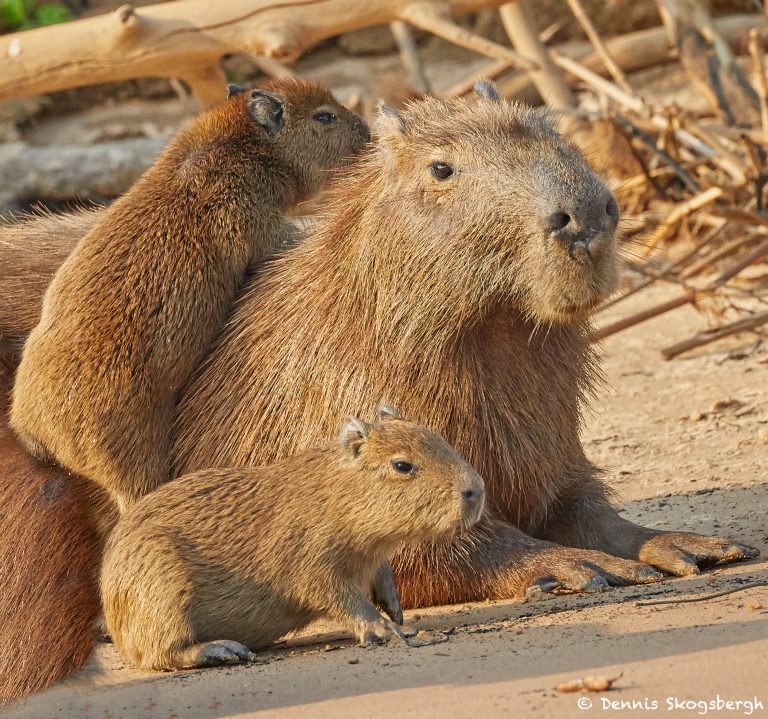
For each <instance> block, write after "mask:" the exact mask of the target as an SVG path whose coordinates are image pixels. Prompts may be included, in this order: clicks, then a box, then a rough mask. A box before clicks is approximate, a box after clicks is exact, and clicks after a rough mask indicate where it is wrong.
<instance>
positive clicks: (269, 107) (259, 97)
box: [248, 90, 285, 135]
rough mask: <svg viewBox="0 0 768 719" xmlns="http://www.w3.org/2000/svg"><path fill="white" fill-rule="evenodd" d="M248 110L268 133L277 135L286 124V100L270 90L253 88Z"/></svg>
mask: <svg viewBox="0 0 768 719" xmlns="http://www.w3.org/2000/svg"><path fill="white" fill-rule="evenodd" d="M248 112H250V113H251V117H253V119H254V120H256V122H258V123H259V125H261V126H262V127H263V128H264V130H265V131H266V133H267V135H277V133H278V132H280V130H282V129H283V125H284V124H285V101H284V100H283V98H282V97H280V95H278V94H276V93H274V92H269V91H268V90H253V92H251V99H250V100H249V101H248Z"/></svg>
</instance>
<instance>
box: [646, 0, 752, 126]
mask: <svg viewBox="0 0 768 719" xmlns="http://www.w3.org/2000/svg"><path fill="white" fill-rule="evenodd" d="M657 3H659V4H661V5H663V7H664V9H665V10H666V13H665V15H664V19H665V22H667V23H674V28H673V34H674V37H675V40H676V43H677V54H678V58H679V60H680V63H681V64H682V66H683V68H684V69H685V71H686V73H687V74H688V76H689V77H690V78H691V80H692V81H693V82H694V84H696V86H697V87H698V88H699V89H700V90H701V92H702V94H703V95H704V96H705V97H706V98H707V100H708V102H709V103H710V105H711V106H712V108H713V109H714V110H716V111H717V112H719V113H720V114H721V115H722V116H723V117H724V118H725V120H726V121H727V122H728V124H729V125H733V124H736V123H740V122H746V121H751V120H752V118H753V116H754V114H755V111H756V110H757V109H758V97H757V93H755V90H754V88H753V87H752V86H751V85H750V84H749V81H748V80H747V77H746V75H745V74H744V71H743V70H742V69H741V68H740V67H739V65H738V63H737V62H736V60H735V59H734V57H733V55H732V54H731V51H730V48H729V47H728V43H727V42H725V40H724V39H723V38H722V37H721V36H720V34H719V33H718V31H717V29H716V28H715V26H714V24H713V22H712V18H711V17H710V15H709V12H708V10H707V4H706V3H703V2H700V0H657Z"/></svg>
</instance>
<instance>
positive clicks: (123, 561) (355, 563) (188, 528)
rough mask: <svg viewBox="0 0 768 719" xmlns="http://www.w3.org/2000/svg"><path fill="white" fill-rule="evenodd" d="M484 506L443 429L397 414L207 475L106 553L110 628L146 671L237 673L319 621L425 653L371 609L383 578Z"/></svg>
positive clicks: (137, 518)
mask: <svg viewBox="0 0 768 719" xmlns="http://www.w3.org/2000/svg"><path fill="white" fill-rule="evenodd" d="M483 497H484V489H483V480H482V479H481V478H480V476H479V475H478V474H477V473H476V472H475V471H474V469H472V467H470V466H469V465H468V464H467V463H466V462H465V461H464V460H463V459H462V458H461V456H459V454H458V453H457V452H456V451H455V450H454V449H453V448H452V447H451V446H450V445H449V444H448V443H447V442H445V440H443V439H442V438H441V437H439V436H438V435H436V434H434V433H433V432H430V431H429V430H427V429H425V428H423V427H420V426H418V425H415V424H413V423H411V422H407V421H404V420H403V419H401V418H400V417H399V415H398V414H397V412H396V411H394V410H391V409H390V408H388V407H382V408H381V409H380V410H379V417H378V421H377V422H376V423H374V424H368V423H367V422H364V421H362V420H360V419H357V418H348V419H347V420H346V421H345V422H344V424H343V426H342V428H341V432H340V434H339V436H338V437H337V439H335V440H334V441H331V442H329V443H327V444H325V445H322V446H320V447H316V448H312V449H307V450H304V451H303V452H300V453H298V454H295V455H293V456H292V457H288V458H286V459H283V460H281V461H280V462H277V463H275V464H273V465H271V466H268V467H255V468H253V467H252V468H236V469H213V470H203V471H201V472H196V473H195V474H191V475H187V476H184V477H181V478H179V479H177V480H174V481H172V482H168V483H167V484H165V485H163V486H162V487H160V488H159V489H158V490H156V491H154V492H152V493H151V494H150V495H148V496H146V497H144V498H143V499H142V500H141V501H139V502H138V503H137V504H136V505H134V506H133V507H132V508H131V509H130V510H129V511H128V512H127V513H125V514H124V515H123V516H122V517H121V519H120V521H119V522H118V524H117V526H116V527H115V530H114V531H113V532H112V534H111V535H110V538H109V541H108V544H107V548H106V551H105V555H104V564H103V568H102V578H101V591H102V602H103V606H104V613H105V617H106V620H107V627H108V628H109V631H110V634H111V635H112V638H113V640H114V642H115V646H116V647H117V650H118V652H119V653H120V655H121V656H122V658H123V659H124V660H125V661H126V662H127V663H128V664H131V665H133V666H137V667H140V668H144V669H165V670H168V669H186V668H191V667H199V666H210V665H215V664H228V663H232V662H237V661H240V660H242V659H246V658H248V657H249V655H250V652H251V650H253V649H258V648H260V647H265V646H268V645H269V644H271V643H272V642H273V641H275V640H276V639H278V638H280V637H281V636H283V635H284V634H286V633H287V632H290V631H293V630H296V629H300V628H301V627H303V626H305V625H307V624H308V623H309V622H311V621H312V620H314V619H316V618H318V617H330V618H332V619H335V620H337V621H339V622H341V623H342V624H344V625H346V626H347V627H348V628H349V629H350V630H351V631H352V633H353V634H354V636H355V637H356V639H357V640H358V642H359V643H360V644H363V645H365V644H369V643H371V642H374V641H386V640H389V639H390V638H392V637H393V636H397V637H399V638H401V639H405V641H406V642H408V643H411V642H414V641H416V642H421V641H423V640H419V639H415V640H414V639H409V638H407V636H406V634H407V633H408V632H407V630H403V629H401V628H399V627H398V626H397V625H396V624H395V623H394V622H391V621H389V620H387V619H384V618H383V617H382V616H381V615H380V614H379V612H378V611H377V609H376V608H375V607H374V605H373V604H372V603H371V601H370V600H369V598H368V594H369V592H370V588H371V585H372V582H373V580H374V577H375V575H376V573H377V571H378V569H379V568H380V567H381V566H382V564H383V563H386V562H387V558H388V557H389V556H390V555H391V554H392V553H393V552H394V551H395V549H397V548H398V547H400V546H402V545H403V544H412V543H418V542H424V541H431V540H440V539H444V538H446V537H450V536H452V535H455V534H457V533H458V532H459V531H461V530H463V531H467V530H468V529H469V528H470V527H471V526H472V525H473V524H474V523H475V522H476V521H477V519H478V518H479V516H480V513H481V512H482V506H483ZM227 527H230V528H232V527H236V528H237V531H236V532H230V531H226V530H225V531H221V530H222V529H223V528H227ZM386 566H387V567H388V566H389V565H388V564H387V565H386Z"/></svg>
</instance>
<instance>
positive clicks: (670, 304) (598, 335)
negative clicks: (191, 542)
mask: <svg viewBox="0 0 768 719" xmlns="http://www.w3.org/2000/svg"><path fill="white" fill-rule="evenodd" d="M767 255H768V240H764V241H763V242H761V243H760V244H759V245H758V246H757V247H755V249H754V250H752V251H751V252H748V253H747V254H746V255H745V256H744V257H742V258H741V259H740V260H738V261H737V262H735V263H734V264H733V265H731V266H730V267H728V268H726V269H725V270H723V271H722V272H721V273H720V274H719V275H718V276H717V277H716V278H715V279H714V280H712V282H710V283H709V284H708V285H707V286H706V287H705V288H703V289H701V290H695V289H693V288H686V289H685V291H684V292H683V294H681V295H680V296H679V297H675V298H674V299H671V300H668V301H667V302H662V303H660V304H658V305H654V306H653V307H648V308H646V309H644V310H642V311H641V312H638V313H637V314H634V315H631V316H629V317H624V318H623V319H620V320H618V321H617V322H613V323H612V324H609V325H605V326H604V327H600V328H599V329H596V330H594V331H593V332H592V333H591V334H590V337H589V339H590V341H591V342H597V341H599V340H602V339H605V338H606V337H610V336H611V335H613V334H616V333H617V332H621V331H622V330H625V329H628V328H629V327H634V326H635V325H638V324H640V323H641V322H646V321H648V320H650V319H653V318H654V317H658V316H659V315H663V314H666V313H667V312H671V311H672V310H676V309H677V308H678V307H683V306H685V305H687V304H690V303H695V302H696V299H697V297H699V296H700V295H704V294H711V293H712V292H714V291H715V290H718V289H720V288H721V287H722V286H723V285H725V284H726V282H728V281H729V280H732V279H733V278H734V277H736V275H738V274H739V273H740V272H742V271H743V270H745V269H746V268H747V267H749V266H751V265H753V264H754V263H755V262H759V261H760V260H762V259H763V258H764V257H765V256H767Z"/></svg>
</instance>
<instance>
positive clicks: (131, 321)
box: [11, 79, 368, 509]
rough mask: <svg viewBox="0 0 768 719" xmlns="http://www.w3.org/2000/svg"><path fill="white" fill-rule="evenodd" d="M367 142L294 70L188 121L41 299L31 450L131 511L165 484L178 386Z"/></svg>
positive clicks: (30, 397) (25, 407) (28, 429)
mask: <svg viewBox="0 0 768 719" xmlns="http://www.w3.org/2000/svg"><path fill="white" fill-rule="evenodd" d="M367 139H368V130H367V128H366V126H365V125H364V123H363V122H362V121H361V120H360V119H359V118H358V117H357V116H356V115H355V114H354V113H351V112H349V111H348V110H346V109H345V108H343V107H342V106H341V105H339V104H338V102H337V101H336V100H335V99H334V97H333V95H331V93H330V92H329V91H327V90H326V89H324V88H321V87H320V86H318V85H316V84H313V83H309V82H305V81H299V80H293V79H290V80H279V81H275V82H273V83H271V84H270V85H268V86H267V87H266V88H263V89H261V88H260V89H256V90H252V91H244V90H243V89H242V88H237V91H235V92H233V93H232V92H231V93H230V97H229V99H228V100H227V101H226V102H225V103H223V104H222V105H220V106H218V107H216V108H214V109H212V110H209V111H208V112H206V113H204V114H202V115H201V116H199V117H198V118H196V119H194V120H193V121H191V122H190V123H189V124H188V125H187V126H186V127H185V128H184V129H183V130H181V132H179V133H178V134H177V135H176V137H175V138H174V139H173V140H172V141H171V142H170V143H169V145H168V147H167V148H166V149H165V151H164V152H163V153H162V154H161V155H160V157H159V158H158V159H157V161H156V162H155V163H154V165H153V166H152V167H151V168H150V169H149V170H148V171H147V172H146V173H145V174H144V175H143V176H142V178H141V179H140V180H139V181H138V182H137V183H136V184H135V185H134V186H133V187H132V188H131V189H130V190H129V191H128V193H127V194H126V195H125V196H123V197H122V198H120V199H119V200H117V201H116V202H115V203H114V204H113V205H112V206H110V207H109V209H107V210H106V211H104V213H103V215H102V216H101V218H100V220H99V222H98V223H97V224H96V226H95V227H94V228H93V229H92V230H91V231H90V232H89V233H88V234H87V235H86V236H85V237H84V238H83V239H82V240H81V241H80V242H79V243H78V245H77V247H76V248H75V250H74V251H73V253H72V254H71V255H70V256H69V257H68V258H67V260H66V261H65V262H64V264H63V265H62V267H61V268H60V269H59V271H58V272H57V273H56V276H55V277H54V280H53V282H52V284H51V286H50V288H49V289H48V291H47V292H46V295H45V299H44V302H43V310H42V318H41V321H40V323H39V324H38V325H37V326H36V327H35V329H34V330H33V331H32V333H31V335H30V337H29V339H28V340H27V342H26V344H25V346H24V352H23V355H22V359H21V363H20V365H19V368H18V372H17V375H16V380H15V383H14V387H13V402H12V406H11V426H12V427H13V429H14V430H15V431H16V433H17V434H18V435H19V437H20V439H21V440H22V442H23V443H24V445H25V446H26V447H27V449H28V450H29V451H30V452H31V453H32V454H33V455H34V456H36V457H37V458H39V459H42V460H55V461H56V462H57V463H58V464H60V465H61V466H63V467H65V468H66V469H68V470H70V471H72V472H75V473H77V474H78V475H81V476H83V477H86V478H87V479H90V480H92V481H95V482H97V483H98V484H100V485H101V486H103V487H104V488H105V489H106V490H107V491H109V492H110V493H111V494H112V495H113V497H114V499H115V501H116V502H117V504H118V507H120V508H121V509H122V508H125V507H127V506H128V505H130V504H131V503H132V502H134V501H136V500H137V499H138V498H139V497H141V496H143V495H144V494H146V493H147V492H149V491H150V490H152V489H154V488H155V487H157V486H158V485H159V484H161V483H162V482H164V481H166V480H167V479H168V478H169V476H168V456H169V430H170V426H171V422H172V418H173V410H174V407H175V404H176V398H177V395H178V392H179V390H180V389H181V387H182V386H183V384H184V383H185V381H186V380H187V378H188V376H189V375H190V374H191V372H192V371H193V370H194V369H195V367H196V366H197V364H198V362H199V361H200V359H201V357H202V355H203V353H204V352H205V350H206V349H207V348H208V346H209V344H210V342H211V340H212V339H213V338H214V336H215V335H216V332H217V331H218V329H219V327H220V326H221V324H222V322H223V321H224V317H225V313H226V311H227V309H228V307H229V304H230V303H231V301H232V299H233V298H234V296H235V293H236V292H237V290H238V288H239V286H240V284H241V281H242V279H243V276H244V274H245V271H246V268H247V266H248V264H249V263H250V262H256V261H258V260H260V259H262V258H263V257H264V256H265V255H267V254H269V253H270V252H271V251H273V250H274V249H275V248H277V247H279V246H280V245H281V244H282V243H284V242H285V241H286V239H287V238H288V237H290V236H291V234H292V233H293V232H295V230H293V229H292V227H293V226H292V225H291V224H290V223H288V222H287V221H286V219H285V217H284V213H285V211H286V210H287V209H288V208H290V207H291V206H292V205H294V204H295V203H297V202H299V201H301V200H303V199H305V198H307V197H308V196H310V195H311V194H313V193H314V192H316V191H317V190H318V189H319V187H320V186H321V185H322V184H323V183H324V182H325V180H326V178H327V173H328V171H329V170H330V169H331V168H333V167H336V166H338V165H340V164H342V163H343V161H344V158H345V157H348V156H351V155H353V154H354V153H356V152H358V151H359V150H361V149H362V147H363V145H364V144H365V142H366V141H367Z"/></svg>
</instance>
